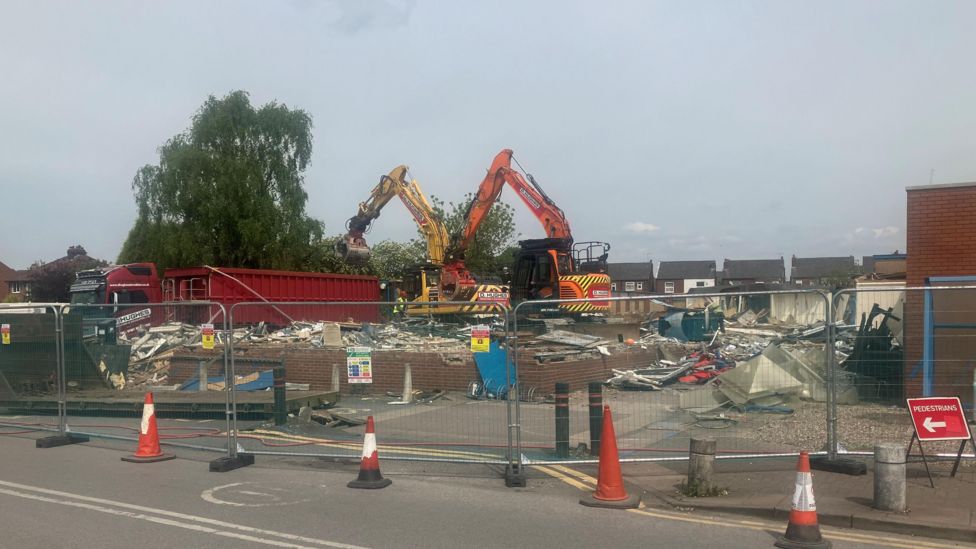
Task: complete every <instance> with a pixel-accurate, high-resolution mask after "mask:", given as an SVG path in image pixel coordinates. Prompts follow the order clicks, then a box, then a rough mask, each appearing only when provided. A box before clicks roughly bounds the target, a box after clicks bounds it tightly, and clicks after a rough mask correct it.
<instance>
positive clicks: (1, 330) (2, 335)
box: [0, 324, 10, 345]
mask: <svg viewBox="0 0 976 549" xmlns="http://www.w3.org/2000/svg"><path fill="white" fill-rule="evenodd" d="M0 339H2V342H3V344H4V345H10V324H4V325H2V326H0Z"/></svg>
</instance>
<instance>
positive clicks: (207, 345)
mask: <svg viewBox="0 0 976 549" xmlns="http://www.w3.org/2000/svg"><path fill="white" fill-rule="evenodd" d="M201 334H202V335H203V348H204V349H213V348H214V327H213V324H204V325H203V326H201Z"/></svg>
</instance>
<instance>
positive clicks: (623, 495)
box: [580, 406, 640, 509]
mask: <svg viewBox="0 0 976 549" xmlns="http://www.w3.org/2000/svg"><path fill="white" fill-rule="evenodd" d="M602 433H603V434H602V438H601V440H600V471H599V473H598V474H597V482H596V492H593V493H592V494H590V495H589V496H586V497H584V498H581V499H580V503H582V504H583V505H586V506H587V507H605V508H607V509H634V508H636V507H637V506H639V505H640V496H628V495H627V492H626V491H625V490H624V479H623V475H622V474H621V472H620V457H619V456H618V455H617V435H616V434H615V433H614V432H613V418H612V417H611V416H610V407H609V406H604V407H603V432H602Z"/></svg>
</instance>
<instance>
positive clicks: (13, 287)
mask: <svg viewBox="0 0 976 549" xmlns="http://www.w3.org/2000/svg"><path fill="white" fill-rule="evenodd" d="M8 284H9V285H10V293H12V294H19V293H21V292H23V291H24V283H23V282H9V283H8Z"/></svg>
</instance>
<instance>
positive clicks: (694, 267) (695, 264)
mask: <svg viewBox="0 0 976 549" xmlns="http://www.w3.org/2000/svg"><path fill="white" fill-rule="evenodd" d="M714 286H715V262H714V261H662V262H661V264H660V266H659V267H658V270H657V280H656V281H655V288H654V289H655V293H658V294H684V293H688V291H689V290H691V289H692V288H713V287H714Z"/></svg>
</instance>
